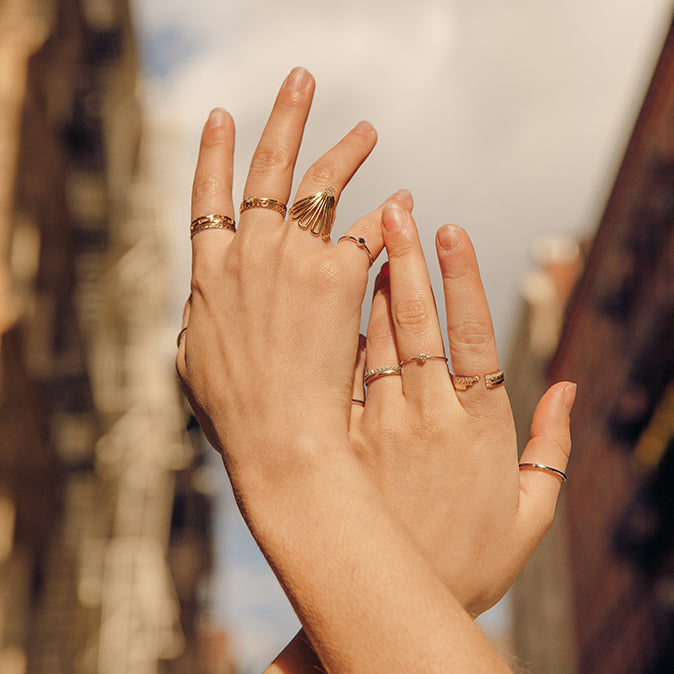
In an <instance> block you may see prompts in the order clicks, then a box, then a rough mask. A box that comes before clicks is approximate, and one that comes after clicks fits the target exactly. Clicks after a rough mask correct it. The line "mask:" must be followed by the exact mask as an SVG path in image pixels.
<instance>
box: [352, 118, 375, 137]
mask: <svg viewBox="0 0 674 674" xmlns="http://www.w3.org/2000/svg"><path fill="white" fill-rule="evenodd" d="M373 131H374V127H373V126H372V124H370V122H365V121H363V122H358V124H356V126H354V127H353V133H357V134H360V135H361V136H369V135H370V134H371V133H372V132H373Z"/></svg>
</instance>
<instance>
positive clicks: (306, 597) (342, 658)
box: [238, 448, 507, 672]
mask: <svg viewBox="0 0 674 674" xmlns="http://www.w3.org/2000/svg"><path fill="white" fill-rule="evenodd" d="M322 457H323V458H322V460H321V462H320V464H313V465H312V463H311V461H307V462H306V464H305V465H304V466H303V470H302V471H296V472H295V473H294V476H295V477H294V479H293V480H292V481H286V482H281V481H278V480H275V481H273V485H271V486H269V485H265V480H264V479H260V476H259V475H258V476H256V477H255V479H254V480H251V484H250V485H245V484H242V485H240V489H238V492H239V498H240V500H241V501H242V504H243V506H244V511H245V513H246V517H247V519H248V523H249V526H250V527H251V530H252V532H253V534H254V536H255V537H256V539H257V541H258V543H259V545H260V547H261V549H262V550H263V552H264V554H265V556H266V557H267V559H268V561H269V563H270V565H271V566H272V568H273V569H274V572H275V573H276V575H277V577H278V578H279V580H280V582H281V584H282V585H283V587H284V589H285V591H286V593H287V595H288V597H289V599H290V601H291V602H292V604H293V606H294V607H295V610H296V611H297V613H298V615H299V617H300V620H301V621H302V624H303V625H304V627H305V629H306V631H307V634H308V636H309V638H310V639H311V643H312V644H313V646H314V648H315V649H316V653H317V654H318V656H319V658H320V660H321V662H322V663H323V665H324V666H325V667H326V669H327V670H328V671H387V672H395V671H420V670H423V671H429V672H433V671H442V672H447V671H475V672H479V671H489V672H494V671H501V670H502V671H507V668H506V667H505V665H504V663H503V662H502V661H501V660H500V658H499V657H498V656H497V655H496V653H495V652H494V651H493V650H492V648H491V646H490V645H489V643H488V642H487V641H486V639H485V638H484V637H483V635H482V634H481V632H480V631H479V630H478V628H477V627H476V626H475V625H474V623H473V622H472V620H471V619H470V618H469V616H468V615H467V614H466V613H465V611H464V610H463V608H462V607H461V606H460V605H459V603H458V602H457V601H456V600H455V599H454V597H453V596H452V595H451V594H450V592H449V591H448V590H447V589H446V587H445V586H444V585H443V583H442V582H441V581H440V580H439V579H438V578H437V577H436V576H435V574H434V573H433V572H432V571H431V569H430V568H429V567H428V565H427V564H426V562H425V561H424V559H423V557H422V556H421V554H420V553H419V552H418V550H417V548H416V547H415V546H414V545H413V544H412V542H411V540H410V538H409V537H408V535H407V534H406V533H405V531H404V529H403V528H402V527H401V526H400V525H399V524H398V523H397V522H396V521H395V520H394V519H393V518H392V517H391V516H390V514H389V512H388V510H387V509H386V507H385V506H384V504H383V503H382V500H381V497H380V495H379V492H378V491H377V490H376V489H375V488H374V487H373V486H372V484H371V483H370V482H369V481H368V480H367V479H366V478H365V477H364V475H363V473H362V471H360V470H359V468H358V466H357V464H356V463H355V461H354V459H353V457H352V456H351V455H350V452H348V451H344V450H343V448H337V449H335V451H330V452H323V454H322ZM326 457H328V458H326ZM268 486H269V488H267V487H268ZM295 646H297V644H295ZM298 654H299V656H300V657H299V662H302V657H303V656H302V649H299V652H295V654H294V655H298ZM294 655H293V653H292V649H291V652H290V653H286V654H285V656H284V658H283V659H282V660H281V661H280V662H277V664H276V665H275V666H276V667H277V669H276V671H302V669H301V668H298V669H288V668H287V667H288V666H289V665H288V663H289V662H290V663H291V662H297V660H293V659H292V658H293V657H294ZM304 655H306V651H305V652H304ZM298 666H299V665H298ZM283 667H286V668H285V669H284V668H283ZM270 671H274V670H273V669H272V670H270Z"/></svg>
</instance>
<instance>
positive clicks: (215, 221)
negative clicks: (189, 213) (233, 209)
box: [190, 213, 236, 238]
mask: <svg viewBox="0 0 674 674" xmlns="http://www.w3.org/2000/svg"><path fill="white" fill-rule="evenodd" d="M205 229H229V230H231V231H232V232H236V222H235V221H234V220H233V219H232V218H230V217H229V216H228V215H219V214H217V213H213V214H211V215H202V216H201V217H200V218H195V219H194V220H192V224H191V225H190V238H192V237H193V236H194V235H195V234H197V233H198V232H203V231H204V230H205Z"/></svg>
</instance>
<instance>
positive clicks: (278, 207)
mask: <svg viewBox="0 0 674 674" xmlns="http://www.w3.org/2000/svg"><path fill="white" fill-rule="evenodd" d="M249 208H269V209H271V210H272V211H276V212H277V213H280V214H281V215H282V216H283V219H284V220H285V217H286V213H287V212H288V207H287V206H286V205H285V204H283V203H281V202H280V201H276V199H267V198H266V197H250V196H249V197H246V198H245V199H244V200H243V201H242V202H241V206H239V213H243V212H244V211H247V210H248V209H249Z"/></svg>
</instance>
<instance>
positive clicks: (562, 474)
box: [519, 463, 566, 484]
mask: <svg viewBox="0 0 674 674" xmlns="http://www.w3.org/2000/svg"><path fill="white" fill-rule="evenodd" d="M519 467H520V470H522V468H533V469H534V470H544V471H545V472H546V473H552V475H556V476H557V477H561V478H562V484H564V483H565V482H566V473H565V472H564V471H561V470H559V468H553V467H552V466H545V465H543V464H542V463H520V464H519Z"/></svg>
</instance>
